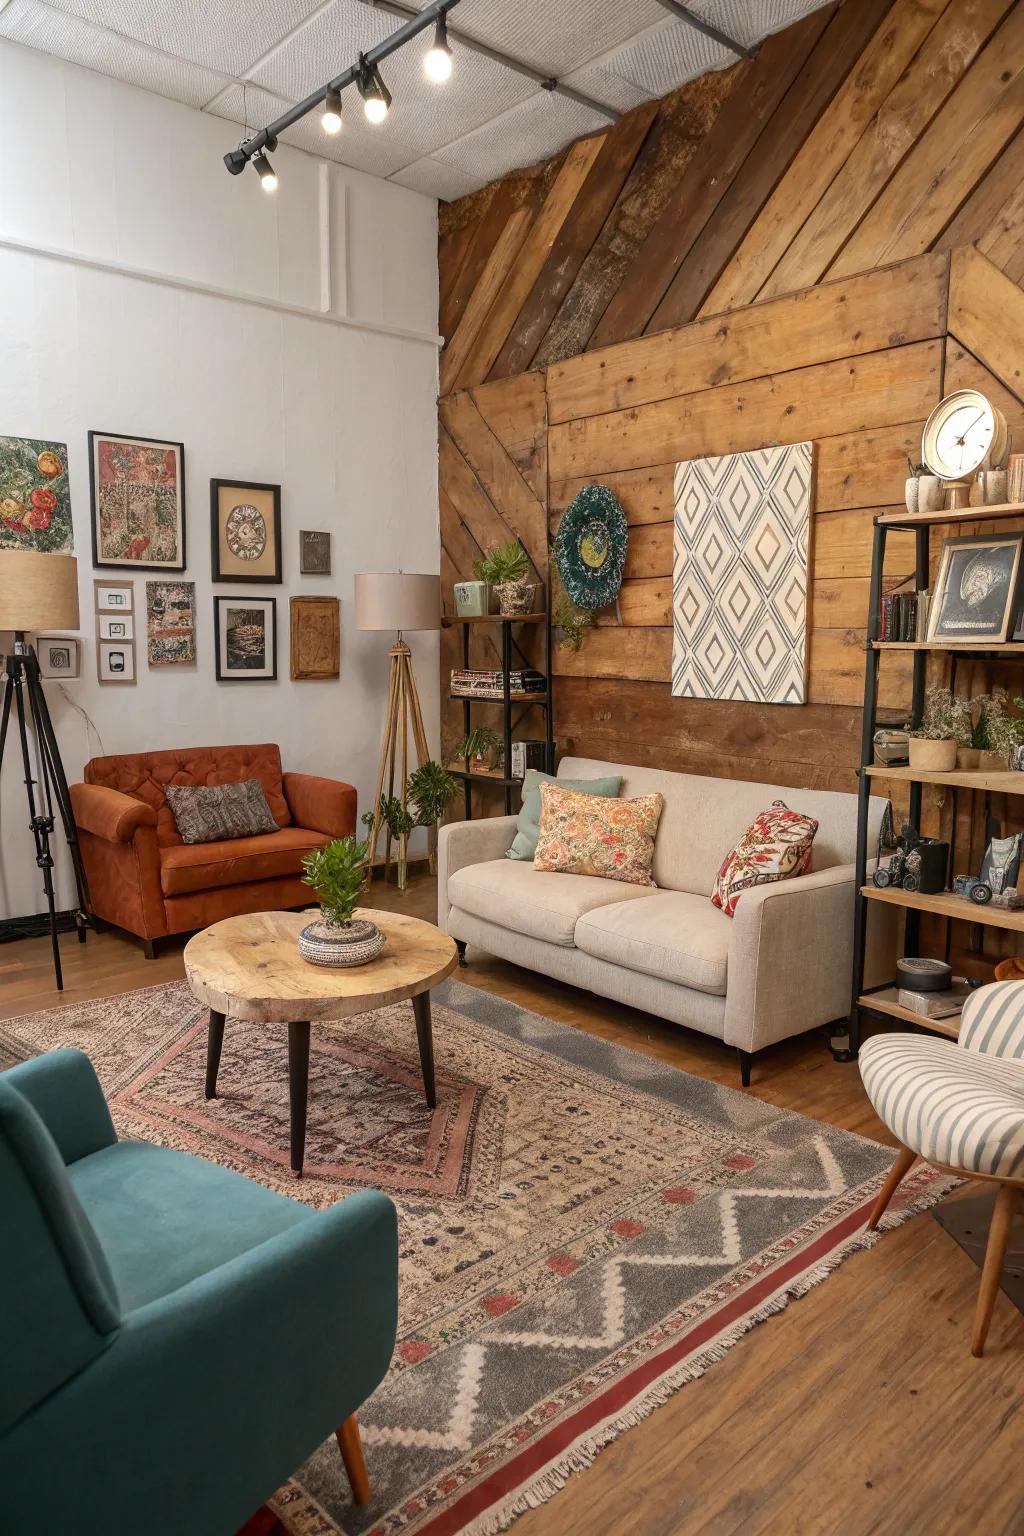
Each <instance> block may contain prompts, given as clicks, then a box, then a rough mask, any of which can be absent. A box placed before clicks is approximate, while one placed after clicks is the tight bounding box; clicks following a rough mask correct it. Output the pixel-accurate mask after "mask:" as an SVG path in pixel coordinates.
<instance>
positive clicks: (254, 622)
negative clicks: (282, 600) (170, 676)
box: [213, 597, 277, 683]
mask: <svg viewBox="0 0 1024 1536" xmlns="http://www.w3.org/2000/svg"><path fill="white" fill-rule="evenodd" d="M213 625H214V635H215V642H216V654H217V681H218V683H227V682H245V683H255V682H259V681H267V680H268V679H271V680H276V678H277V599H276V598H273V597H215V598H214V600H213Z"/></svg>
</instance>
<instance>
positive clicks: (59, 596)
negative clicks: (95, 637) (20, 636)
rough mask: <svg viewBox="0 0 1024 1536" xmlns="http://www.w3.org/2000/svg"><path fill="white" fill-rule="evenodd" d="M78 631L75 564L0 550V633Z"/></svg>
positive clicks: (31, 551)
mask: <svg viewBox="0 0 1024 1536" xmlns="http://www.w3.org/2000/svg"><path fill="white" fill-rule="evenodd" d="M77 628H78V561H77V560H76V559H75V557H74V555H44V554H40V553H39V551H38V550H34V549H0V629H29V630H32V631H33V632H35V633H39V632H40V631H42V630H46V629H77Z"/></svg>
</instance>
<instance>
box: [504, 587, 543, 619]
mask: <svg viewBox="0 0 1024 1536" xmlns="http://www.w3.org/2000/svg"><path fill="white" fill-rule="evenodd" d="M494 590H495V592H496V593H497V594H498V612H499V613H501V614H504V615H505V617H506V618H508V617H511V616H513V615H515V614H519V613H532V612H533V602H534V598H535V596H536V593H537V583H536V582H531V581H499V582H497V583H496V585H495V588H494Z"/></svg>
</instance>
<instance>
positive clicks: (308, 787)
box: [284, 773, 356, 837]
mask: <svg viewBox="0 0 1024 1536" xmlns="http://www.w3.org/2000/svg"><path fill="white" fill-rule="evenodd" d="M284 797H285V799H286V800H287V801H288V809H289V810H290V811H291V813H292V817H293V819H294V821H295V824H296V826H299V827H305V828H306V829H307V831H309V832H321V833H323V835H324V837H351V835H352V833H353V832H354V831H355V829H356V792H355V789H354V788H353V786H352V785H351V784H345V783H344V782H343V781H342V780H341V779H322V778H320V777H319V776H318V775H317V774H315V773H286V774H285V775H284Z"/></svg>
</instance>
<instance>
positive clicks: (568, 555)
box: [555, 485, 629, 613]
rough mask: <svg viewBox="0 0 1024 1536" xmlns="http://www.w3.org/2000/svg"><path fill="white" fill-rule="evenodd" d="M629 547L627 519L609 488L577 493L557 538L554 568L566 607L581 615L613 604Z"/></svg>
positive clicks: (586, 486)
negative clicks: (581, 610) (571, 604)
mask: <svg viewBox="0 0 1024 1536" xmlns="http://www.w3.org/2000/svg"><path fill="white" fill-rule="evenodd" d="M628 546H629V528H628V526H627V524H626V514H625V512H623V510H622V507H621V506H620V505H619V501H618V498H617V497H616V496H615V494H614V493H613V492H612V491H611V490H609V488H608V486H606V485H585V486H584V487H583V489H582V490H581V491H577V493H576V495H575V496H574V497H573V499H572V501H571V502H570V503H569V505H568V507H567V508H566V509H565V512H564V513H563V515H562V520H561V522H560V523H559V525H558V532H557V533H556V534H555V564H556V565H557V567H558V574H559V576H560V577H561V581H562V586H563V587H564V588H565V591H566V596H567V597H568V598H569V600H570V602H573V603H575V604H576V607H577V608H582V609H583V610H584V612H585V613H592V612H593V611H594V610H595V609H596V608H607V607H608V605H609V604H610V603H614V602H617V600H618V596H619V588H620V587H621V586H622V572H623V569H624V567H625V564H626V551H627V548H628Z"/></svg>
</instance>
